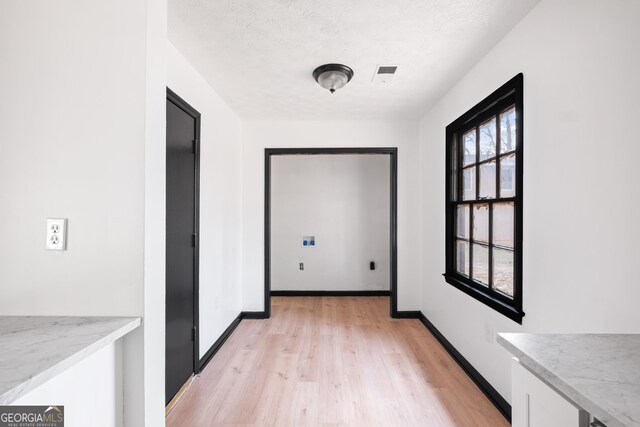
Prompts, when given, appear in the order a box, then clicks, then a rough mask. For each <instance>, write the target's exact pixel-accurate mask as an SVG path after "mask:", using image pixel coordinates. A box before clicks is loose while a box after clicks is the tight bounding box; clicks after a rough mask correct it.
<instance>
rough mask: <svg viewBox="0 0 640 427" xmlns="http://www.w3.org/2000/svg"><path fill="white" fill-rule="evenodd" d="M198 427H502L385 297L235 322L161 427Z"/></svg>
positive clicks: (305, 305)
mask: <svg viewBox="0 0 640 427" xmlns="http://www.w3.org/2000/svg"><path fill="white" fill-rule="evenodd" d="M166 421H167V426H168V427H178V426H179V427H201V426H202V427H204V426H207V427H209V426H226V427H232V426H233V427H239V426H245V427H248V426H278V427H288V426H291V427H297V426H324V427H329V426H332V427H334V426H335V427H337V426H367V427H371V426H381V427H392V426H398V427H410V426H416V427H423V426H438V427H443V426H491V427H494V426H508V425H509V424H508V422H507V421H506V420H505V419H504V417H503V416H502V415H501V414H500V413H499V412H498V410H497V409H495V407H494V406H493V405H492V404H491V402H489V400H488V399H487V398H486V397H485V396H484V394H482V392H481V391H480V390H479V389H478V388H477V387H476V385H475V384H474V383H473V382H472V381H471V380H470V379H469V378H468V377H467V375H466V374H465V373H464V372H463V371H462V369H460V367H459V366H458V365H457V364H456V362H455V361H454V360H453V359H452V358H451V357H450V356H449V355H448V354H447V352H446V351H445V350H444V348H442V346H441V345H440V344H439V343H438V342H437V341H436V340H435V338H433V336H432V335H431V334H430V333H429V331H428V330H427V329H426V328H425V327H424V326H423V325H422V324H421V323H420V322H419V321H418V320H413V319H391V318H390V317H389V298H388V297H274V298H272V316H271V319H269V320H243V321H242V323H240V325H239V326H238V328H237V329H236V330H235V331H234V333H233V334H232V335H231V337H230V338H229V339H228V340H227V342H226V343H225V344H224V345H223V347H222V348H221V349H220V351H219V352H218V354H216V355H215V356H214V358H213V359H212V360H211V362H210V363H209V364H208V365H207V367H206V368H205V369H204V371H203V372H202V374H201V375H200V377H199V378H197V379H196V381H194V383H193V384H192V385H191V387H190V388H189V389H188V390H187V391H186V393H185V395H184V396H183V397H182V399H180V401H179V402H178V404H177V405H176V407H175V408H174V409H173V410H172V411H171V412H170V414H169V415H168V417H167V419H166Z"/></svg>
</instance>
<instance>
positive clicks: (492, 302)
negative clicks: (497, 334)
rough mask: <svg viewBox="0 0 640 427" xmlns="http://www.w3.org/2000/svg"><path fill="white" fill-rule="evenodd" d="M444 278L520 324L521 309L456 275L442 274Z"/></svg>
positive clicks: (522, 313) (522, 314)
mask: <svg viewBox="0 0 640 427" xmlns="http://www.w3.org/2000/svg"><path fill="white" fill-rule="evenodd" d="M443 276H444V279H445V281H446V282H447V283H449V284H450V285H452V286H455V287H456V288H458V289H460V290H461V291H462V292H464V293H465V294H467V295H469V296H470V297H473V298H475V299H477V300H478V301H480V302H482V303H484V304H485V305H487V306H489V307H491V308H493V309H494V310H496V311H497V312H499V313H501V314H503V315H504V316H506V317H508V318H509V319H511V320H513V321H514V322H517V323H519V324H522V318H523V317H524V312H523V311H521V310H518V309H516V308H515V307H513V306H511V305H509V304H506V303H505V302H503V301H501V300H499V299H497V298H496V297H494V296H492V295H491V294H490V293H488V292H483V291H482V290H480V289H477V288H475V287H473V286H471V285H469V284H467V283H465V282H464V281H462V280H460V279H459V278H458V277H456V276H454V275H451V274H446V273H445V274H443Z"/></svg>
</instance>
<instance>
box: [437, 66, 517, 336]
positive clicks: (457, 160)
mask: <svg viewBox="0 0 640 427" xmlns="http://www.w3.org/2000/svg"><path fill="white" fill-rule="evenodd" d="M522 81H523V76H522V74H518V75H517V76H515V77H514V78H513V79H511V80H510V81H508V82H507V83H505V84H504V85H503V86H502V87H500V88H499V89H498V90H496V91H495V92H494V93H492V94H491V95H489V96H488V97H487V98H485V99H484V100H482V101H481V102H480V103H479V104H478V105H476V106H475V107H473V108H472V109H471V110H469V111H468V112H466V113H465V114H463V115H462V116H461V117H460V118H458V119H457V120H456V121H454V122H453V123H451V124H450V125H449V126H447V132H446V139H447V141H446V144H447V147H446V148H447V154H446V162H447V165H446V173H447V176H446V193H447V200H446V272H445V274H444V276H445V279H446V281H447V283H450V284H451V285H453V286H455V287H457V288H458V289H460V290H462V291H463V292H466V293H467V294H469V295H470V296H472V297H474V298H476V299H477V300H479V301H481V302H483V303H485V304H486V305H488V306H490V307H492V308H493V309H495V310H497V311H499V312H500V313H502V314H504V315H505V316H507V317H509V318H510V319H513V320H514V321H516V322H518V323H522V317H523V316H524V312H523V311H522V165H523V158H522V152H523V141H522V139H523V138H522V135H523V129H522V123H523V117H522V114H523V111H522Z"/></svg>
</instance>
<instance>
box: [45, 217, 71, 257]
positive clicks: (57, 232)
mask: <svg viewBox="0 0 640 427" xmlns="http://www.w3.org/2000/svg"><path fill="white" fill-rule="evenodd" d="M46 248H47V250H49V251H64V250H66V249H67V219H66V218H48V219H47V241H46Z"/></svg>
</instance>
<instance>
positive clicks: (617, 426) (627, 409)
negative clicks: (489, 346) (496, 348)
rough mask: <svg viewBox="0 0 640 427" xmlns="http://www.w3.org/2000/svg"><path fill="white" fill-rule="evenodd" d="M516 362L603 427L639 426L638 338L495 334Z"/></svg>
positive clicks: (639, 349)
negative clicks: (602, 424)
mask: <svg viewBox="0 0 640 427" xmlns="http://www.w3.org/2000/svg"><path fill="white" fill-rule="evenodd" d="M497 341H498V342H499V343H500V344H501V345H502V346H503V347H505V348H506V349H507V350H509V352H511V353H512V354H513V355H514V356H516V357H517V358H518V359H519V360H520V363H522V364H523V365H525V366H526V367H527V368H529V370H531V371H532V372H533V373H535V374H536V375H538V377H540V378H541V379H543V380H544V381H545V382H547V383H548V384H550V385H551V386H552V387H554V388H555V389H557V390H558V391H559V392H560V393H562V394H564V395H565V396H566V397H568V398H569V399H570V400H572V401H573V402H574V403H576V404H577V405H578V406H580V407H582V408H584V409H585V410H586V411H587V412H589V413H590V414H591V415H593V416H594V417H596V418H598V419H599V420H600V421H602V422H603V423H604V424H606V425H607V427H631V426H640V334H637V335H624V334H566V335H562V334H560V335H555V334H526V333H508V334H507V333H505V334H498V339H497Z"/></svg>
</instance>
